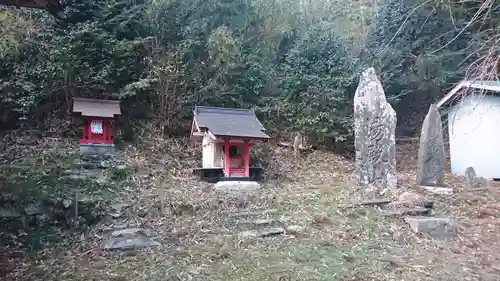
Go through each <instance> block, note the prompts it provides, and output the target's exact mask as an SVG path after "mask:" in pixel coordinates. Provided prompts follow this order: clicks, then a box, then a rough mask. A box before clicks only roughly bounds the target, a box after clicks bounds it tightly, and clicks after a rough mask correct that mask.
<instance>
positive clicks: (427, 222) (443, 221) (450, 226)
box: [405, 217, 458, 238]
mask: <svg viewBox="0 0 500 281" xmlns="http://www.w3.org/2000/svg"><path fill="white" fill-rule="evenodd" d="M405 222H406V223H408V225H409V226H410V228H411V230H412V231H413V232H415V233H423V234H427V235H429V236H431V237H434V238H448V237H453V236H455V235H457V233H458V224H457V222H456V221H454V220H452V219H449V218H433V217H416V218H413V217H409V218H405Z"/></svg>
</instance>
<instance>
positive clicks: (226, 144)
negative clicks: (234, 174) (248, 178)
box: [224, 140, 231, 177]
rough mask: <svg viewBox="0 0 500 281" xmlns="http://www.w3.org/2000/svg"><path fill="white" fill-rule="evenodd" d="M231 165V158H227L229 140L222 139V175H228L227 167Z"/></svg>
mask: <svg viewBox="0 0 500 281" xmlns="http://www.w3.org/2000/svg"><path fill="white" fill-rule="evenodd" d="M230 167H231V158H229V140H224V175H225V176H226V177H229V176H230V175H229V168H230Z"/></svg>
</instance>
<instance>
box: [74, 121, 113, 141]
mask: <svg viewBox="0 0 500 281" xmlns="http://www.w3.org/2000/svg"><path fill="white" fill-rule="evenodd" d="M84 122H85V124H84V129H83V137H82V139H81V141H80V143H95V144H99V143H100V144H113V140H112V138H111V125H110V121H109V120H108V119H102V118H95V119H86V120H85V121H84Z"/></svg>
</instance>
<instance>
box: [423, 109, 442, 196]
mask: <svg viewBox="0 0 500 281" xmlns="http://www.w3.org/2000/svg"><path fill="white" fill-rule="evenodd" d="M444 165H445V150H444V138H443V125H442V121H441V114H439V111H438V109H437V107H436V105H435V104H432V105H431V106H430V108H429V112H428V113H427V115H426V116H425V119H424V123H423V125H422V131H421V134H420V148H419V149H418V164H417V185H424V186H441V187H442V186H444Z"/></svg>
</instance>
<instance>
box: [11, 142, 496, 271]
mask: <svg viewBox="0 0 500 281" xmlns="http://www.w3.org/2000/svg"><path fill="white" fill-rule="evenodd" d="M160 142H161V141H158V142H157V145H159V143H160ZM169 145H170V147H171V149H172V150H174V149H175V146H176V145H177V146H178V149H180V148H183V149H185V146H184V144H183V143H182V142H175V143H170V144H169ZM148 147H149V148H150V150H151V151H157V149H159V148H155V147H156V146H155V145H149V146H148ZM172 147H174V148H172ZM152 148H155V149H152ZM408 149H410V148H405V149H404V150H405V151H406V152H408V151H411V150H408ZM151 151H150V152H148V153H145V152H144V151H135V152H133V153H132V152H130V151H129V153H128V154H127V155H128V161H129V162H130V163H131V164H132V163H135V164H134V165H135V166H136V169H135V170H136V173H135V175H134V182H135V185H134V186H126V187H123V189H122V192H120V193H118V196H119V197H120V198H122V200H123V201H127V202H129V203H131V204H132V211H131V212H130V213H129V214H128V218H126V222H127V223H129V224H130V225H136V226H139V227H143V228H148V229H152V230H154V232H156V237H157V238H156V240H157V241H159V242H161V243H162V246H160V247H158V248H154V249H147V250H140V251H133V252H127V253H117V252H114V253H110V252H105V251H102V250H101V248H100V245H101V238H102V234H103V230H104V229H105V228H107V227H110V225H100V226H98V227H96V228H93V229H92V230H90V232H89V233H87V234H86V235H81V236H80V235H78V236H74V237H73V240H72V241H71V243H67V245H66V244H65V245H64V246H62V245H56V246H51V247H48V248H47V249H46V250H44V251H43V252H39V253H36V254H35V255H33V254H30V255H28V254H26V253H22V252H21V253H20V254H19V253H18V254H17V255H16V254H13V253H16V251H8V252H9V253H10V255H11V256H10V257H7V258H10V259H9V263H5V264H6V266H5V267H9V265H10V268H4V270H5V272H4V273H5V274H6V275H5V276H6V277H7V278H5V279H3V280H113V281H119V280H120V281H121V280H123V281H125V280H127V281H133V280H148V281H152V280H248V281H252V280H255V281H257V280H259V281H260V280H352V281H361V280H363V281H364V280H415V281H416V280H495V281H496V280H500V267H499V266H498V265H499V264H500V260H499V258H498V256H499V254H498V252H499V250H500V246H499V244H498V242H500V234H499V233H498V230H499V229H500V228H499V223H498V216H500V209H499V207H498V206H499V205H498V196H497V193H496V191H495V190H496V189H495V188H493V189H492V190H490V191H489V192H486V193H481V194H467V193H463V192H462V193H459V195H454V196H451V197H435V198H434V200H435V201H436V208H437V210H436V212H437V213H438V214H443V215H448V216H452V217H455V218H458V219H459V221H460V222H461V223H462V225H463V226H464V230H463V231H462V232H461V233H460V235H459V236H458V237H457V238H456V239H454V240H451V241H435V240H429V239H425V238H423V237H420V236H418V235H415V234H413V233H411V232H410V231H409V230H408V228H407V226H406V225H405V224H404V223H403V222H402V221H400V220H399V219H392V218H391V219H390V218H387V217H383V216H381V215H380V213H379V212H378V211H377V209H376V208H369V207H368V208H351V209H345V208H342V205H344V204H345V203H347V202H349V201H351V200H352V199H353V198H355V197H357V196H358V194H357V193H356V190H355V189H354V188H353V184H352V177H351V176H352V171H353V164H352V162H351V161H349V160H346V159H344V158H342V157H339V156H335V155H333V154H330V153H326V152H313V153H311V154H309V155H304V156H303V157H302V158H301V159H300V160H290V159H292V158H291V157H289V156H290V154H291V152H290V151H286V150H283V149H280V148H276V150H275V151H274V155H273V159H280V161H282V163H281V166H280V167H281V168H282V169H283V170H287V171H290V175H289V177H288V178H293V179H295V180H294V181H289V180H281V181H278V180H269V181H268V182H267V183H266V184H265V185H264V186H263V188H262V190H261V191H260V192H259V193H256V194H248V195H246V196H229V195H222V194H217V193H215V192H214V191H213V190H212V189H211V187H210V186H209V185H206V184H203V183H199V182H197V181H196V180H195V179H193V178H191V177H190V176H189V171H188V169H190V168H192V166H191V167H189V166H190V165H193V163H194V162H191V161H192V160H188V159H185V160H183V161H181V162H179V160H178V159H177V160H175V159H172V158H171V154H168V155H169V156H164V157H163V156H161V155H162V154H158V153H152V152H151ZM189 153H191V152H189ZM412 153H413V154H415V155H416V153H415V152H412ZM163 155H167V154H166V153H165V154H163ZM192 155H195V154H194V153H193V154H192ZM169 157H170V158H169ZM285 159H286V160H285ZM399 159H403V160H401V161H400V163H401V164H403V163H404V165H405V166H408V167H410V168H409V169H405V167H400V179H401V183H402V188H408V187H410V186H411V183H412V181H413V178H414V169H413V167H412V166H411V163H412V162H413V160H412V159H413V157H400V158H399ZM141 163H143V164H141ZM167 163H173V164H170V165H167ZM184 163H188V165H185V164H184ZM158 165H165V166H163V168H161V166H160V167H159V168H155V167H157V166H158ZM285 166H286V167H285ZM447 179H448V183H450V184H451V185H452V186H454V187H456V188H457V190H459V191H460V190H461V187H462V185H463V183H462V181H461V180H460V179H457V178H455V177H452V176H448V178H447ZM160 182H162V183H163V185H164V186H165V188H166V192H165V194H166V200H165V202H166V204H165V205H166V208H165V210H164V214H161V211H160V209H161V208H160V200H159V195H160V194H161V193H162V192H161V190H162V188H161V184H160ZM244 212H247V214H246V215H245V214H244ZM269 218H272V219H274V220H275V221H277V222H275V224H277V225H281V226H283V227H287V226H298V227H299V229H300V231H298V232H295V231H292V232H285V234H284V235H278V236H273V237H266V238H255V237H246V236H245V235H242V234H244V233H245V231H249V230H255V229H260V228H263V226H257V225H255V224H254V223H253V222H254V221H255V220H257V219H269Z"/></svg>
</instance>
